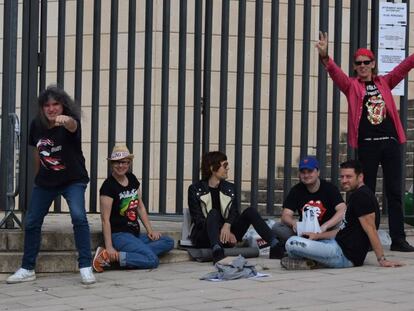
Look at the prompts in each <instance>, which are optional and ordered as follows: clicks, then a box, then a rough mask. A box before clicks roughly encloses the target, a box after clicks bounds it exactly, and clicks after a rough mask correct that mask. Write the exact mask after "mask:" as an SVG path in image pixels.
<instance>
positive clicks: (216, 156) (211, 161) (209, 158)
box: [201, 151, 227, 180]
mask: <svg viewBox="0 0 414 311" xmlns="http://www.w3.org/2000/svg"><path fill="white" fill-rule="evenodd" d="M226 160H227V156H226V155H225V154H224V153H223V152H221V151H210V152H207V153H205V154H204V155H203V157H202V159H201V179H202V180H208V179H209V178H210V177H211V175H212V172H215V171H217V170H218V169H219V168H220V166H221V162H223V161H226Z"/></svg>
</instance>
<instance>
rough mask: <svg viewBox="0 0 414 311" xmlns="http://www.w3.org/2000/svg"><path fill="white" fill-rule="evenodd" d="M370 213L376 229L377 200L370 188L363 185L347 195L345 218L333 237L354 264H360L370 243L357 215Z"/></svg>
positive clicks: (377, 223) (378, 216)
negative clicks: (372, 215) (373, 215)
mask: <svg viewBox="0 0 414 311" xmlns="http://www.w3.org/2000/svg"><path fill="white" fill-rule="evenodd" d="M371 213H375V226H376V228H377V229H378V227H379V223H380V213H379V206H378V201H377V199H376V197H375V195H374V193H372V191H371V189H369V188H368V187H367V186H366V185H364V186H362V187H360V188H358V189H357V190H355V191H354V192H353V193H352V194H351V195H350V196H349V200H348V204H347V209H346V213H345V219H344V221H343V223H342V224H341V227H340V230H339V232H338V234H337V235H336V238H335V239H336V241H337V242H338V244H339V246H340V247H341V249H342V252H343V253H344V255H345V257H346V258H348V259H349V260H350V261H352V263H353V264H354V265H355V266H362V264H363V263H364V260H365V257H366V256H367V253H368V249H369V245H370V241H369V238H368V236H367V234H366V233H365V231H364V228H362V226H361V223H360V221H359V217H361V216H364V215H368V214H371Z"/></svg>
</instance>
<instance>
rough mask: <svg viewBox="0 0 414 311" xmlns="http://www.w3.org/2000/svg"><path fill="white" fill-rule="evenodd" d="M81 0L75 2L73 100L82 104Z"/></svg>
mask: <svg viewBox="0 0 414 311" xmlns="http://www.w3.org/2000/svg"><path fill="white" fill-rule="evenodd" d="M82 57H83V0H77V1H76V54H75V100H76V101H77V102H78V103H79V105H80V104H81V103H82Z"/></svg>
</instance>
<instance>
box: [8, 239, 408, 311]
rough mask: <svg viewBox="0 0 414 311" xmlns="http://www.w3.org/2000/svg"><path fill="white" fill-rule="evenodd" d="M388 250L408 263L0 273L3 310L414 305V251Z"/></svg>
mask: <svg viewBox="0 0 414 311" xmlns="http://www.w3.org/2000/svg"><path fill="white" fill-rule="evenodd" d="M410 242H411V243H413V242H414V238H413V237H410ZM386 255H387V257H389V258H390V259H395V260H401V261H403V262H405V263H406V264H407V265H406V266H405V267H402V268H380V267H378V266H377V264H376V259H375V255H374V254H373V253H372V252H371V253H369V254H368V259H367V261H366V265H365V266H363V267H359V268H350V269H336V270H335V269H319V270H312V271H286V270H283V269H282V268H281V267H280V262H279V260H269V259H266V258H256V259H253V260H251V261H252V262H254V263H256V264H257V267H258V268H259V270H263V272H265V273H270V274H271V276H270V277H267V278H263V279H255V280H246V279H244V280H236V281H227V282H218V283H213V282H208V281H200V280H199V278H200V277H201V276H203V275H204V274H205V273H208V272H211V271H213V266H212V265H211V263H210V264H209V263H195V262H184V263H177V264H166V265H161V266H160V267H159V268H158V269H156V270H153V271H149V270H140V271H139V270H131V271H107V272H104V273H102V274H97V278H98V283H97V284H94V285H90V286H84V285H81V284H80V283H79V275H78V274H42V275H39V276H38V279H37V280H36V281H34V282H29V283H23V284H15V285H7V284H5V283H4V280H5V279H6V277H7V275H5V274H0V310H29V309H30V310H48V311H52V310H254V311H265V310H303V311H311V310H318V311H323V310H329V311H333V310H353V311H356V310H361V309H363V310H393V311H396V310H398V311H400V310H414V295H413V294H412V293H413V291H414V290H413V288H414V254H404V253H396V252H389V251H386Z"/></svg>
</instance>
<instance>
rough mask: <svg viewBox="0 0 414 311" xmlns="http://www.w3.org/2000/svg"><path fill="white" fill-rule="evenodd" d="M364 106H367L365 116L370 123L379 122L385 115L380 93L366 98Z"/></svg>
mask: <svg viewBox="0 0 414 311" xmlns="http://www.w3.org/2000/svg"><path fill="white" fill-rule="evenodd" d="M365 106H366V107H367V118H368V121H369V122H370V123H371V124H372V125H378V124H381V123H382V121H384V119H385V118H386V117H387V110H386V109H385V102H384V100H383V99H382V96H381V95H378V96H372V97H370V98H369V99H368V101H367V102H366V104H365Z"/></svg>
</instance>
